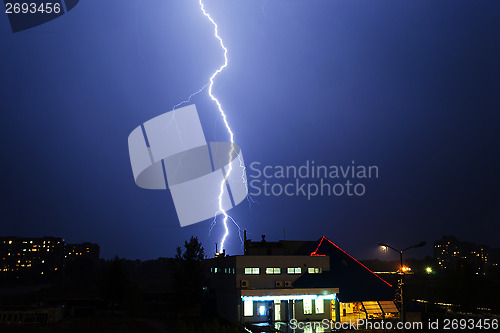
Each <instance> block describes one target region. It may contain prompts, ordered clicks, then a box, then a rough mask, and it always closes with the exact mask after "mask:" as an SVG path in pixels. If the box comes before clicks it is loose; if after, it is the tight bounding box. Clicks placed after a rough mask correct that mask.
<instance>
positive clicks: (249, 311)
mask: <svg viewBox="0 0 500 333" xmlns="http://www.w3.org/2000/svg"><path fill="white" fill-rule="evenodd" d="M243 310H244V316H245V317H251V316H253V301H244V302H243Z"/></svg>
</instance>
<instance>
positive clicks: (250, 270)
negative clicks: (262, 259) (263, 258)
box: [245, 267, 260, 274]
mask: <svg viewBox="0 0 500 333" xmlns="http://www.w3.org/2000/svg"><path fill="white" fill-rule="evenodd" d="M245 274H260V269H259V268H258V267H245Z"/></svg>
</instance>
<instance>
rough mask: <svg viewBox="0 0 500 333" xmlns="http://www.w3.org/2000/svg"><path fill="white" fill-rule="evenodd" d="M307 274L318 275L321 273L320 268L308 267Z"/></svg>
mask: <svg viewBox="0 0 500 333" xmlns="http://www.w3.org/2000/svg"><path fill="white" fill-rule="evenodd" d="M307 272H308V273H309V274H319V273H321V268H318V267H309V268H308V269H307Z"/></svg>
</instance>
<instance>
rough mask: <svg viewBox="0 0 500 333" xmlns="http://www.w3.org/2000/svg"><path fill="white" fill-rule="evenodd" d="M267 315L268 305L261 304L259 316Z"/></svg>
mask: <svg viewBox="0 0 500 333" xmlns="http://www.w3.org/2000/svg"><path fill="white" fill-rule="evenodd" d="M265 315H266V306H265V305H261V306H259V316H265Z"/></svg>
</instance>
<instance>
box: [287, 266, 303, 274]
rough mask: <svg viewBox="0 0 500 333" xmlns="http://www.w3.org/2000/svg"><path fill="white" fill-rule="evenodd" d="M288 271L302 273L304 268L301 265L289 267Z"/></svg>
mask: <svg viewBox="0 0 500 333" xmlns="http://www.w3.org/2000/svg"><path fill="white" fill-rule="evenodd" d="M287 273H288V274H300V273H302V268H300V267H288V269H287Z"/></svg>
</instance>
